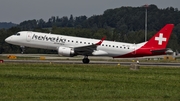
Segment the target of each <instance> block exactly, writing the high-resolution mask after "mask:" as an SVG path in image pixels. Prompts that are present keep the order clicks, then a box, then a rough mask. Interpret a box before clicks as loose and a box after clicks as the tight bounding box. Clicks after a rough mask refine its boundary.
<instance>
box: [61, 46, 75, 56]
mask: <svg viewBox="0 0 180 101" xmlns="http://www.w3.org/2000/svg"><path fill="white" fill-rule="evenodd" d="M58 54H59V55H62V56H67V57H73V56H75V53H74V50H73V49H72V48H67V47H59V48H58Z"/></svg>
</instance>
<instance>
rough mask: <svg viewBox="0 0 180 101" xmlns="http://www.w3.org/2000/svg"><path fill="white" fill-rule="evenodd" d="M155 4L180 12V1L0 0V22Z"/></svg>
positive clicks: (89, 14)
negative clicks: (176, 9)
mask: <svg viewBox="0 0 180 101" xmlns="http://www.w3.org/2000/svg"><path fill="white" fill-rule="evenodd" d="M144 4H155V5H157V6H158V8H167V7H174V8H178V9H179V10H180V0H0V22H13V23H17V24H18V23H20V22H22V21H25V20H32V19H37V20H38V19H41V18H42V19H44V20H45V21H47V20H48V19H49V18H50V17H51V16H59V17H63V16H68V17H69V16H70V15H71V14H72V15H73V16H74V17H75V16H81V15H86V16H87V17H90V16H92V15H100V14H103V12H104V11H105V10H107V9H114V8H119V7H121V6H132V7H139V6H142V5H144Z"/></svg>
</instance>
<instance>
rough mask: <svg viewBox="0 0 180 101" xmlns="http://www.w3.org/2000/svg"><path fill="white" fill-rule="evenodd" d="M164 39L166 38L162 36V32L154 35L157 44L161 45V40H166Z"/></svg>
mask: <svg viewBox="0 0 180 101" xmlns="http://www.w3.org/2000/svg"><path fill="white" fill-rule="evenodd" d="M166 39H167V38H164V37H163V33H160V34H159V37H155V40H157V41H158V45H162V42H163V41H166Z"/></svg>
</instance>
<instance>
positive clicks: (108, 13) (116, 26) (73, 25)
mask: <svg viewBox="0 0 180 101" xmlns="http://www.w3.org/2000/svg"><path fill="white" fill-rule="evenodd" d="M167 23H173V24H174V25H175V27H174V30H173V34H172V35H171V37H170V41H169V43H168V48H171V49H172V50H173V51H176V50H180V11H179V10H178V9H177V8H173V7H168V8H164V9H159V8H158V7H157V6H156V5H149V7H148V36H147V39H149V38H150V37H151V36H152V35H154V34H155V33H156V32H157V31H158V30H160V29H161V28H162V27H163V26H164V25H165V24H167ZM9 24H11V25H12V26H10V27H9V28H7V23H6V28H3V27H2V26H0V28H2V29H0V53H20V52H21V48H20V47H19V46H14V45H10V44H8V43H6V42H5V41H4V39H5V38H6V37H8V36H10V35H12V34H15V33H17V32H18V31H23V30H29V31H38V32H46V33H55V34H62V35H71V36H78V37H87V38H97V39H101V38H102V37H103V36H106V37H107V39H106V40H113V41H122V42H131V43H140V42H143V41H144V40H145V38H144V33H145V30H144V29H145V7H144V6H142V7H120V8H115V9H107V10H105V11H104V13H103V14H102V15H93V16H91V17H89V18H88V17H87V16H85V15H83V16H79V17H74V16H73V15H70V17H67V16H63V17H61V18H60V17H58V16H52V17H51V18H49V20H48V21H44V20H43V19H39V20H36V19H33V20H28V21H23V22H21V23H20V24H12V23H9ZM25 53H41V54H47V53H56V51H53V50H43V49H33V48H26V50H25Z"/></svg>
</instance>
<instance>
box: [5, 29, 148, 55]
mask: <svg viewBox="0 0 180 101" xmlns="http://www.w3.org/2000/svg"><path fill="white" fill-rule="evenodd" d="M98 41H99V40H97V39H90V38H80V37H72V36H65V35H55V34H48V33H39V32H31V31H21V32H19V35H17V34H16V35H12V36H10V37H8V38H7V39H6V42H8V43H11V44H14V45H19V46H26V47H34V48H42V49H51V50H58V48H59V47H68V48H75V47H85V46H88V45H92V44H96V43H97V42H98ZM145 43H146V42H144V43H140V44H130V43H122V42H115V41H106V40H104V41H103V43H102V44H101V45H99V46H97V51H99V52H101V51H102V52H104V53H102V54H94V55H105V56H110V57H115V56H121V55H124V54H128V53H131V52H133V51H135V50H136V49H139V48H140V47H142V46H143V45H144V44H145Z"/></svg>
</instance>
